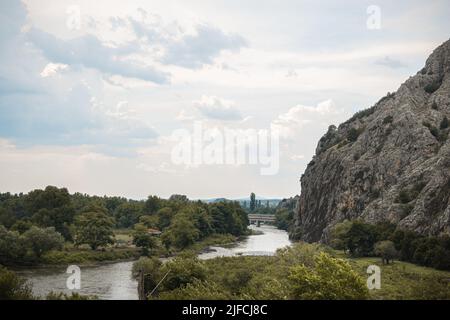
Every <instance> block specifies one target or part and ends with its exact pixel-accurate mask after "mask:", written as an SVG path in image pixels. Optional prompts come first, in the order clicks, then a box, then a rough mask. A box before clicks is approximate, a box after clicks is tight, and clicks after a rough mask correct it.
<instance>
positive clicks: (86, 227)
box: [75, 211, 114, 250]
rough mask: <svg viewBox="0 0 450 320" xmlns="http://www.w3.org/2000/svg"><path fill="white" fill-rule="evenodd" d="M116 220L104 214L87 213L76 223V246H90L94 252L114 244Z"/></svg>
mask: <svg viewBox="0 0 450 320" xmlns="http://www.w3.org/2000/svg"><path fill="white" fill-rule="evenodd" d="M113 227H114V220H113V219H112V218H111V217H109V216H108V215H106V214H105V213H104V212H101V211H97V212H86V213H83V214H81V215H79V216H78V217H77V218H76V221H75V244H76V245H81V244H88V245H89V246H90V247H91V248H92V249H93V250H96V249H97V248H98V247H104V246H106V245H108V244H112V243H114V232H113Z"/></svg>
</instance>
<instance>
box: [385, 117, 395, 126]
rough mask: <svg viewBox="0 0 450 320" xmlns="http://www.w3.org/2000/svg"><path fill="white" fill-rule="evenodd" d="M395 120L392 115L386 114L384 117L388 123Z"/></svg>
mask: <svg viewBox="0 0 450 320" xmlns="http://www.w3.org/2000/svg"><path fill="white" fill-rule="evenodd" d="M393 120H394V118H393V117H392V116H386V117H385V118H384V119H383V124H388V123H392V121H393Z"/></svg>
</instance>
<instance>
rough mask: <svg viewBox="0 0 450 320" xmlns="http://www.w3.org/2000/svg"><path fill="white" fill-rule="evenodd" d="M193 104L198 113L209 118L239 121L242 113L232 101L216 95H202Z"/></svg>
mask: <svg viewBox="0 0 450 320" xmlns="http://www.w3.org/2000/svg"><path fill="white" fill-rule="evenodd" d="M194 106H195V107H196V108H197V110H199V111H200V113H201V114H202V115H203V116H204V117H206V118H209V119H214V120H225V121H239V120H242V115H241V114H240V112H239V110H237V109H236V108H235V107H234V102H233V101H229V100H225V99H222V98H219V97H216V96H205V95H204V96H202V97H201V99H200V100H197V101H194Z"/></svg>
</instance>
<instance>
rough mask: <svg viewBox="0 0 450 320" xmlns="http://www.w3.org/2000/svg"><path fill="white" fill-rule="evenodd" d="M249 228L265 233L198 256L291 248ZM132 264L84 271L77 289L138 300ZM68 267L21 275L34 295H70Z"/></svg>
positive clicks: (284, 239) (267, 231)
mask: <svg viewBox="0 0 450 320" xmlns="http://www.w3.org/2000/svg"><path fill="white" fill-rule="evenodd" d="M250 228H252V229H254V230H259V231H262V232H263V234H260V235H252V236H249V237H247V238H246V239H245V240H243V241H240V242H238V243H237V244H236V245H235V246H233V247H232V248H223V247H211V248H210V249H211V251H210V252H206V253H202V254H200V255H199V258H200V259H204V260H205V259H212V258H216V257H223V256H236V255H272V254H274V253H275V251H276V250H277V249H279V248H283V247H286V246H289V245H290V244H291V242H290V241H289V239H288V234H287V232H285V231H283V230H278V229H276V228H275V227H272V226H264V225H263V226H261V227H259V228H258V227H255V226H251V227H250ZM132 266H133V261H127V262H116V263H110V264H103V265H98V266H93V267H83V268H81V289H80V290H75V292H78V293H80V294H84V295H96V296H97V297H98V298H99V299H103V300H136V299H138V295H137V282H136V281H135V280H133V279H132V278H131V269H132ZM65 272H66V269H65V268H45V269H44V268H36V269H29V270H22V271H19V272H18V273H19V274H20V275H22V276H23V277H24V278H26V279H27V280H29V282H30V284H32V285H33V293H34V294H35V295H36V296H39V297H45V296H46V295H47V294H48V293H49V292H51V291H54V292H65V293H70V292H71V291H69V290H68V289H67V288H66V280H67V278H68V276H69V274H66V273H65Z"/></svg>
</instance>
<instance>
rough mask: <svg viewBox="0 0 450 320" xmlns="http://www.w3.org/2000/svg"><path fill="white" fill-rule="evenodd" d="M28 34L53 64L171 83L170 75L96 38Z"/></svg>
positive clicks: (43, 33)
mask: <svg viewBox="0 0 450 320" xmlns="http://www.w3.org/2000/svg"><path fill="white" fill-rule="evenodd" d="M27 35H28V39H29V40H30V41H31V42H32V43H33V44H34V45H36V46H37V47H38V48H39V49H41V50H42V53H43V54H44V56H45V57H46V58H47V59H49V60H50V61H52V62H53V63H62V64H66V65H70V66H72V65H73V66H83V67H86V68H92V69H96V70H98V71H100V72H103V73H106V74H110V75H120V76H124V77H130V78H137V79H142V80H146V81H151V82H155V83H158V84H164V83H167V82H168V81H169V75H168V74H167V73H165V72H162V71H159V70H157V69H156V68H155V67H152V66H148V65H145V64H143V63H138V62H137V61H129V60H125V59H124V57H123V56H122V54H123V52H125V51H126V50H124V48H123V47H122V48H121V47H119V48H115V47H110V46H106V45H105V44H103V43H102V42H101V41H100V40H99V39H98V38H96V37H95V36H93V35H89V34H88V35H84V36H81V37H78V38H75V39H71V40H62V39H58V38H57V37H55V36H53V35H52V34H50V33H47V32H44V31H41V30H39V29H36V28H32V29H31V30H30V31H29V32H28V33H27ZM135 49H137V48H135Z"/></svg>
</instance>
